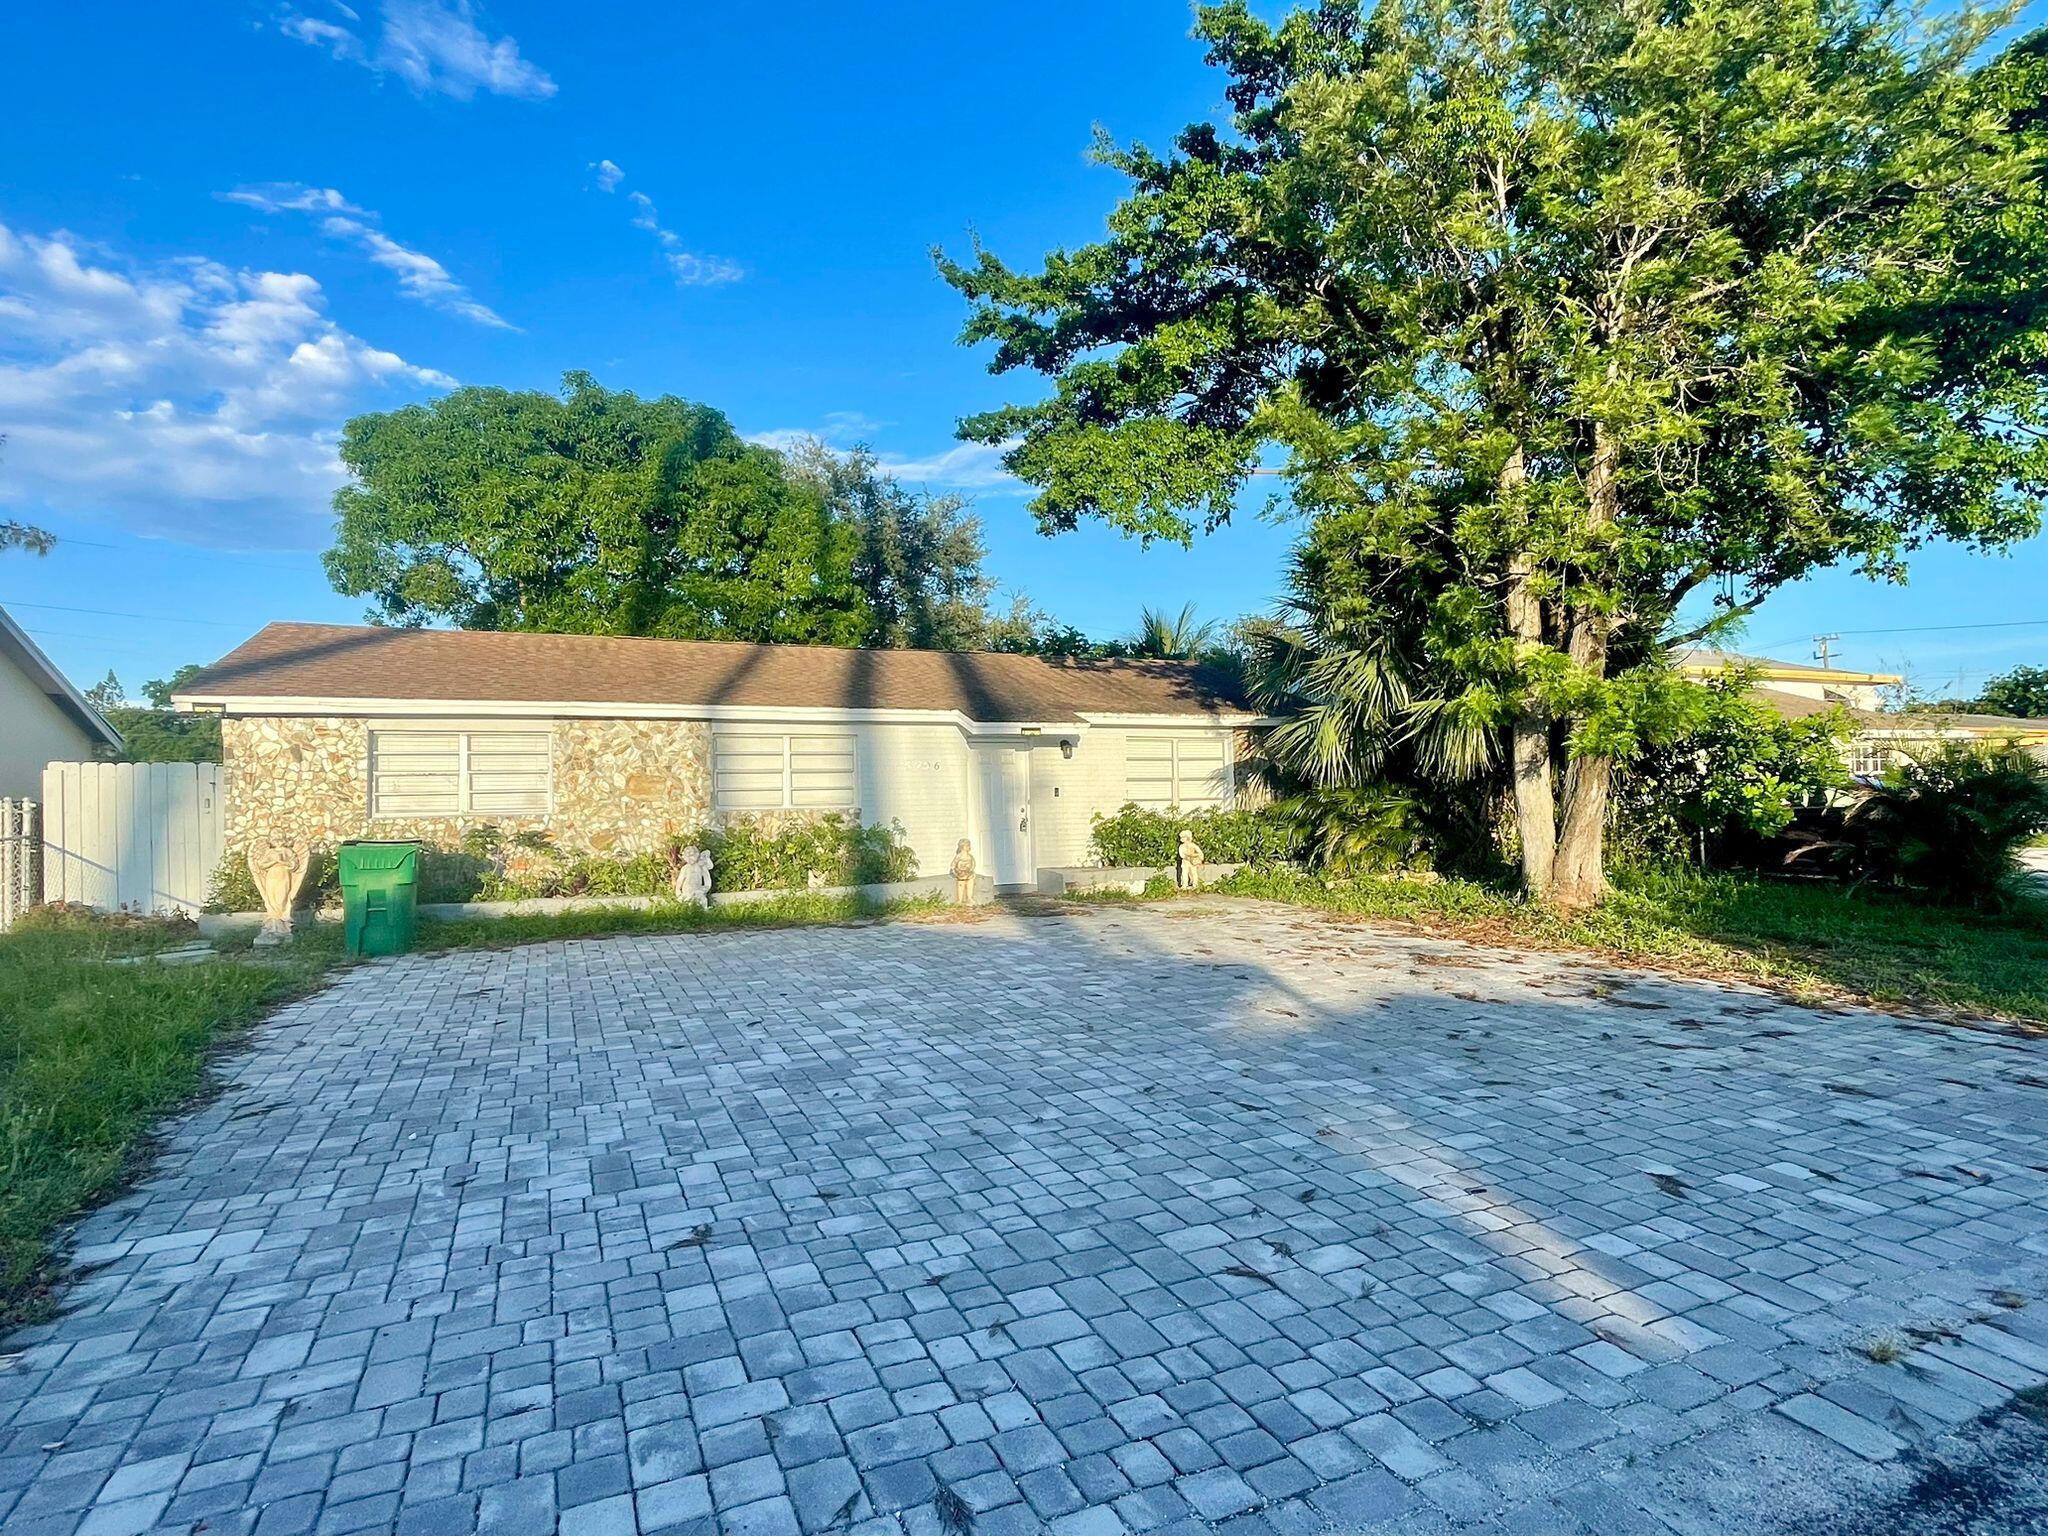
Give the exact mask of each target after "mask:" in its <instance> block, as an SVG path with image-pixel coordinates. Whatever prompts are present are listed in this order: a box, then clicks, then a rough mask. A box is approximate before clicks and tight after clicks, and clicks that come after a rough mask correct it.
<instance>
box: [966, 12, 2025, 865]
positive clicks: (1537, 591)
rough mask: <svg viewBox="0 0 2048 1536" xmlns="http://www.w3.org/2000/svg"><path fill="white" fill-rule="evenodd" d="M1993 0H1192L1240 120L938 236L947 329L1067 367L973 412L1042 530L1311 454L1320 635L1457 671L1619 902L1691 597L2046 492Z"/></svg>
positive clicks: (1896, 569)
mask: <svg viewBox="0 0 2048 1536" xmlns="http://www.w3.org/2000/svg"><path fill="white" fill-rule="evenodd" d="M2007 14H2009V13H1990V12H1985V11H1982V10H1978V9H1974V8H1970V7H1967V6H1966V7H1965V8H1963V9H1960V10H1954V11H1950V12H1948V13H1947V14H1945V15H1943V16H1930V15H1928V14H1925V13H1923V12H1916V11H1915V10H1914V9H1912V8H1911V7H1910V6H1898V5H1891V4H1886V3H1883V0H1676V3H1667V4H1662V5H1648V4H1645V3H1642V0H1571V3H1570V4H1566V3H1564V0H1382V3H1380V4H1378V5H1377V6H1370V7H1361V6H1360V5H1358V4H1355V3H1353V4H1338V3H1330V4H1324V5H1321V6H1318V7H1316V8H1315V9H1312V10H1303V11H1297V12H1295V13H1293V14H1291V15H1289V16H1287V17H1286V18H1285V19H1284V20H1282V21H1281V22H1279V23H1278V24H1271V25H1269V24H1268V23H1266V22H1264V21H1261V20H1259V19H1257V18H1255V17H1254V16H1253V15H1252V14H1251V12H1250V11H1249V10H1248V9H1247V7H1246V6H1244V5H1243V4H1240V3H1233V4H1226V5H1220V6H1213V7H1209V8H1206V9H1203V10H1201V11H1200V12H1199V13H1198V22H1197V31H1198V33H1199V35H1200V36H1202V37H1203V38H1205V39H1206V40H1207V42H1208V44H1209V50H1210V58H1211V60H1212V62H1214V63H1215V64H1217V65H1219V66H1221V67H1222V68H1223V69H1224V70H1225V71H1227V73H1228V77H1229V78H1228V83H1227V86H1226V92H1227V96H1228V99H1229V102H1230V105H1231V108H1232V116H1231V119H1230V122H1229V124H1228V126H1227V127H1221V126H1217V125H1213V124H1210V123H1199V124H1196V125H1194V126H1192V127H1190V128H1188V129H1186V130H1184V131H1183V132H1182V134H1181V135H1180V136H1179V138H1178V140H1177V142H1176V144H1175V146H1174V148H1173V149H1172V151H1171V152H1168V153H1164V154H1162V153H1156V152H1154V151H1152V150H1150V149H1147V148H1144V147H1141V146H1138V147H1130V148H1119V147H1116V146H1114V145H1112V144H1109V143H1107V142H1105V143H1104V144H1102V145H1101V146H1100V148H1099V153H1100V155H1101V157H1102V158H1103V159H1104V160H1105V161H1107V162H1108V163H1109V164H1110V165H1112V166H1114V167H1116V168H1117V169H1119V170H1121V171H1122V172H1123V173H1124V174H1125V175H1126V176H1127V177H1128V179H1129V182H1130V187H1129V190H1128V192H1127V194H1126V196H1125V197H1124V198H1123V200H1122V201H1121V202H1120V203H1119V204H1118V205H1117V207H1116V208H1115V209H1114V211H1113V212H1112V213H1111V215H1110V221H1109V233H1108V235H1107V237H1106V238H1105V239H1103V240H1101V241H1099V242H1097V243H1094V244H1091V245H1087V246H1083V247H1081V248H1078V249H1073V250H1060V251H1055V252H1053V253H1052V254H1051V255H1049V256H1048V257H1047V258H1046V259H1045V261H1044V263H1043V265H1042V267H1041V268H1040V269H1039V270H1036V271H1021V270H1017V269H1015V268H1013V267H1011V266H1009V265H1007V264H1006V263H1005V262H1004V261H1002V260H1001V259H1000V258H999V257H997V256H996V255H995V254H993V253H991V252H989V251H986V250H977V252H976V253H975V255H974V257H973V258H972V259H970V260H967V261H951V260H946V259H944V258H942V259H941V267H942V270H943V271H944V273H945V275H946V276H947V277H948V278H949V279H950V281H952V282H953V284H954V285H955V286H956V287H957V288H959V289H960V290H961V291H962V292H963V293H964V294H965V295H967V296H968V297H969V299H970V300H971V301H973V304H974V312H973V315H972V317H971V319H970V321H969V323H968V325H967V328H966V332H965V339H966V340H967V341H969V342H992V343H994V344H995V355H994V359H993V363H992V366H993V367H994V368H995V369H996V370H998V371H1001V370H1008V369H1034V370H1037V371H1039V372H1041V373H1043V374H1046V375H1048V376H1050V377H1051V378H1052V379H1053V381H1054V389H1053V392H1052V394H1051V396H1050V397H1049V398H1045V399H1042V400H1039V401H1036V402H1034V403H1025V404H1019V405H1015V406H1011V407H1008V408H1005V409H1001V410H997V411H992V412H989V413H986V414H983V415H980V416H976V417H973V418H970V419H969V420H968V421H967V422H965V423H964V424H963V431H964V433H965V434H966V435H968V436H970V437H972V438H976V439H979V440H982V441H986V442H1003V443H1009V444H1010V445H1011V446H1010V448H1009V451H1008V454H1007V462H1008V464H1009V467H1010V468H1011V469H1012V470H1014V471H1015V472H1016V473H1018V474H1019V475H1021V476H1022V477H1024V478H1025V479H1026V480H1028V481H1030V482H1031V483H1033V484H1034V485H1035V486H1037V487H1038V495H1037V498H1036V500H1035V502H1034V503H1033V505H1034V508H1035V510H1036V513H1037V515H1038V518H1039V520H1040V522H1041V524H1042V525H1043V526H1044V527H1045V528H1047V529H1048V530H1059V529H1064V528H1071V527H1073V526H1075V525H1076V524H1077V523H1078V522H1079V521H1080V520H1081V519H1083V518H1101V519H1103V520H1105V521H1107V522H1108V523H1110V524H1112V525H1113V526H1115V527H1118V528H1120V529H1122V530H1124V531H1125V532H1127V533H1129V534H1133V535H1136V536H1138V537H1141V538H1146V539H1151V538H1164V539H1171V540H1178V541H1182V542H1186V541H1188V540H1189V539H1190V538H1191V537H1192V536H1193V535H1194V534H1195V533H1196V532H1197V531H1198V530H1202V529H1206V528H1212V527H1214V526H1215V525H1216V524H1218V523H1220V522H1222V521H1225V520H1227V519H1228V518H1229V517H1230V516H1231V515H1232V512H1233V510H1234V509H1235V508H1236V506H1237V505H1238V503H1239V501H1240V499H1241V494H1242V493H1244V492H1245V491H1246V490H1247V488H1248V486H1249V485H1250V484H1251V483H1252V477H1253V476H1254V475H1258V474H1262V473H1263V474H1275V475H1278V476H1282V477H1284V480H1283V482H1282V483H1283V484H1284V487H1285V490H1286V492H1287V494H1288V495H1289V496H1290V497H1291V500H1292V502H1293V505H1294V506H1295V508H1296V509H1297V510H1298V511H1299V512H1301V513H1302V514H1304V515H1306V516H1307V517H1309V518H1310V519H1312V522H1311V534H1310V546H1311V547H1310V559H1309V562H1308V565H1307V567H1306V569H1307V570H1308V571H1309V572H1310V573H1312V575H1313V576H1314V577H1315V579H1317V580H1319V581H1321V582H1322V583H1324V584H1325V585H1324V588H1323V589H1322V590H1320V591H1318V592H1317V593H1315V594H1313V596H1314V599H1315V603H1316V605H1317V606H1319V607H1321V608H1322V609H1324V610H1325V611H1327V612H1329V613H1331V614H1333V615H1335V616H1336V618H1337V619H1338V620H1340V621H1341V622H1340V623H1339V625H1338V627H1337V628H1338V633H1337V636H1336V638H1337V640H1338V641H1339V642H1341V643H1342V644H1349V645H1355V646H1357V647H1362V648H1363V650H1364V651H1365V652H1366V653H1368V654H1367V657H1366V659H1367V661H1368V662H1369V663H1371V664H1372V665H1377V666H1380V667H1382V669H1383V670H1384V668H1386V667H1388V666H1394V667H1397V668H1405V667H1409V666H1411V665H1413V664H1414V661H1415V659H1416V658H1426V659H1428V661H1429V662H1430V664H1431V665H1432V666H1434V667H1436V668H1437V669H1438V671H1439V675H1438V676H1437V677H1436V678H1434V679H1433V680H1432V681H1431V682H1430V684H1429V686H1427V687H1424V688H1421V689H1420V690H1419V693H1420V695H1421V696H1423V697H1425V698H1426V701H1427V703H1428V705H1429V707H1428V709H1427V710H1426V711H1425V712H1424V715H1423V718H1425V719H1427V720H1428V721H1430V722H1432V723H1433V724H1435V725H1436V726H1439V727H1447V726H1448V725H1449V724H1450V723H1453V722H1462V723H1463V724H1465V725H1468V726H1476V727H1478V728H1480V729H1481V730H1482V731H1483V732H1485V733H1489V734H1490V736H1491V738H1492V739H1493V740H1494V741H1495V742H1496V743H1497V744H1498V750H1499V751H1500V753H1501V754H1502V757H1503V759H1504V762H1505V766H1506V768H1507V770H1508V777H1509V778H1510V780H1511V781H1512V783H1513V786H1514V793H1515V803H1516V820H1517V823H1518V827H1519V831H1520V848H1521V857H1522V861H1523V874H1524V879H1525V882H1526V884H1527V886H1528V888H1529V889H1530V890H1531V892H1532V893H1534V894H1536V895H1538V896H1540V897H1544V898H1549V899H1555V900H1557V901H1560V902H1564V903H1580V902H1585V901H1589V900H1592V899H1595V898H1596V897H1597V896H1598V895H1599V894H1600V892H1601V890H1602V889H1603V879H1604V877H1603V873H1602V863H1601V852H1602V827H1603V823H1604V821H1605V818H1606V809H1607V801H1608V789H1609V783H1610V778H1611V774H1612V770H1613V765H1614V763H1615V761H1616V759H1617V757H1625V756H1626V755H1627V754H1629V753H1631V752H1633V751H1635V750H1638V749H1639V748H1640V747H1641V745H1642V743H1643V740H1644V731H1645V726H1644V724H1643V722H1644V720H1645V719H1652V718H1656V717H1658V716H1659V715H1660V714H1668V711H1664V710H1660V709H1658V708H1654V707H1649V708H1646V707H1644V704H1645V701H1646V700H1649V701H1651V702H1652V703H1654V699H1655V695H1656V694H1657V692H1658V689H1659V687H1660V684H1659V681H1658V678H1657V676H1656V673H1657V670H1658V656H1659V652H1660V646H1661V645H1662V644H1663V643H1666V642H1668V641H1670V640H1671V639H1672V638H1674V633H1675V631H1676V630H1678V629H1680V628H1682V627H1683V626H1681V625H1680V624H1679V621H1678V617H1677V616H1678V614H1679V611H1680V606H1681V604H1684V603H1685V602H1686V599H1687V598H1688V597H1689V596H1691V595H1692V594H1694V593H1695V592H1701V593H1703V594H1712V595H1714V597H1715V598H1716V599H1717V601H1718V602H1719V603H1720V604H1721V605H1722V606H1723V607H1724V608H1725V609H1727V610H1733V611H1738V612H1739V611H1741V610H1744V609H1746V608H1748V607H1750V606H1753V605H1754V604H1755V603H1756V602H1757V601H1759V600H1760V599H1761V598H1762V597H1763V596H1764V595H1766V594H1767V593H1769V592H1770V591H1771V590H1773V589H1774V588H1776V587H1778V586H1780V585H1782V584H1783V583H1785V582H1787V581H1790V580H1793V579H1795V578H1797V577H1799V576H1801V575H1803V574H1805V573H1807V572H1809V571H1812V570H1814V569H1816V568H1818V567H1821V566H1825V565H1829V564H1833V563H1836V562H1841V561H1853V562H1860V563H1861V564H1862V565H1863V566H1864V567H1865V568H1866V569H1867V570H1869V571H1870V572H1871V573H1873V574H1875V575H1879V576H1889V577H1896V576H1898V575H1899V574H1900V573H1901V572H1902V570H1903V561H1904V559H1905V557H1906V556H1907V555H1908V554H1909V553H1910V552H1911V551H1912V550H1913V549H1914V548H1915V547H1916V546H1917V545H1919V544H1920V543H1921V542H1923V541H1924V540H1926V539H1928V538H1931V537H1946V538H1951V539H1958V540H1963V541H1968V542H1972V543H1976V544H1980V545H1987V546H1988V545H1995V544H1998V543H2001V542H2004V541H2007V540H2011V539H2013V538H2016V537H2019V536H2022V535H2024V534H2027V533H2029V532H2031V531H2032V530H2033V529H2035V528H2036V527H2037V526H2038V525H2039V519H2040V508H2041V495H2042V491H2043V480H2044V474H2048V457H2044V450H2043V446H2042V439H2043V433H2044V431H2048V403H2044V397H2043V389H2042V369H2041V363H2042V356H2043V352H2042V347H2043V336H2044V325H2043V318H2044V305H2048V282H2044V280H2043V279H2044V276H2048V272H2044V263H2043V260H2042V232H2043V229H2044V227H2048V226H2044V220H2043V217H2042V215H2043V202H2042V198H2041V195H2040V191H2039V171H2040V161H2041V149H2040V145H2039V142H2038V140H2037V139H2036V137H2035V135H2034V132H2033V131H2032V125H2031V122H2030V121H2029V120H2027V119H2026V118H2025V116H2024V114H2025V113H2026V112H2028V111H2031V110H2033V109H2034V108H2036V107H2037V106H2038V103H2039V100H2040V91H2039V89H2038V83H2039V81H2038V68H2039V66H2038V56H2037V55H2036V54H2035V53H2034V52H2032V51H2030V49H2029V48H2028V47H2022V48H2021V49H2019V50H2015V51H2014V52H2012V53H2010V54H2008V55H2007V56H2005V57H2002V58H2000V59H1998V60H1997V62H1996V63H1995V64H1994V65H1992V66H1991V67H1989V68H1984V67H1981V66H1980V63H1979V61H1980V60H1982V59H1983V58H1984V57H1985V55H1986V52H1987V50H1988V49H1989V48H1990V47H1991V46H1992V45H1993V44H1994V43H1995V40H1996V38H1997V36H1998V33H1999V29H2000V27H2001V25H2002V23H2003V21H2004V19H2005V17H2006V15H2007ZM1689 611H1690V610H1689ZM1389 631H1390V632H1391V633H1392V635H1393V636H1394V639H1393V640H1388V639H1386V638H1385V633H1386V632H1389ZM1325 638H1326V639H1327V638H1328V637H1325ZM1394 644H1397V645H1399V646H1400V647H1401V652H1400V654H1399V655H1398V656H1396V655H1393V654H1392V653H1391V652H1389V650H1388V647H1389V645H1394ZM1375 651H1376V652H1377V653H1378V655H1377V658H1375V657H1374V656H1373V655H1372V654H1370V653H1373V652H1375ZM1446 670H1447V671H1448V676H1445V675H1443V673H1444V672H1445V671H1446ZM1404 686H1405V685H1404ZM1409 691H1410V692H1414V691H1415V690H1409ZM1384 724H1385V721H1384V718H1383V717H1382V718H1376V719H1375V720H1374V721H1373V722H1371V728H1372V729H1375V730H1377V729H1381V728H1382V727H1383V726H1384Z"/></svg>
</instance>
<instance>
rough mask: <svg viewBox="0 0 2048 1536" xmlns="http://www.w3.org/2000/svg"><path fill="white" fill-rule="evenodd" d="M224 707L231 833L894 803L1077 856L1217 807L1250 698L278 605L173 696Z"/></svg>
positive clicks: (920, 656) (980, 665) (644, 821)
mask: <svg viewBox="0 0 2048 1536" xmlns="http://www.w3.org/2000/svg"><path fill="white" fill-rule="evenodd" d="M174 703H175V705H176V707H177V708H179V709H182V710H196V711H210V712H213V713H217V714H219V715H220V716H221V717H222V720H221V741H222V755H223V760H224V762H225V765H226V776H227V778H226V788H225V800H226V817H227V823H226V827H225V845H226V846H227V847H228V848H229V849H230V850H236V849H244V848H247V847H249V846H251V845H253V844H254V843H256V842H258V841H260V840H270V839H273V838H280V837H281V838H285V839H288V840H291V841H296V842H301V843H304V844H307V845H311V846H331V845H332V844H334V843H338V842H340V841H341V840H342V839H344V838H349V837H365V836H369V837H376V836H391V837H408V838H410V837H417V838H422V839H426V840H430V841H435V842H453V841H454V840H455V839H457V838H458V837H459V836H460V835H461V833H462V832H463V831H464V830H465V829H466V828H469V827H472V826H477V825H480V824H485V823H488V824H492V825H495V826H496V827H498V828H499V829H501V830H502V831H504V832H506V833H513V832H518V831H525V830H538V831H543V832H545V833H547V834H548V835H549V837H550V838H551V840H552V841H553V842H554V843H555V844H556V846H558V847H561V848H564V849H570V850H577V851H587V852H593V853H609V854H621V855H623V854H630V853H636V852H652V851H657V850H659V849H661V848H662V847H664V846H665V845H666V844H667V842H668V840H669V839H670V838H672V837H676V836H688V835H689V834H691V833H693V832H696V831H698V830H700V829H703V828H706V827H711V826H717V825H721V824H726V823H729V822H730V821H732V820H733V819H735V818H742V817H766V818H770V819H773V818H778V817H783V818H786V817H791V816H802V815H813V814H817V813H822V812H831V811H837V812H841V813H845V814H849V815H854V814H857V815H858V816H859V817H860V818H861V819H862V820H863V821H865V822H868V823H870V824H884V825H886V824H888V823H891V822H896V823H900V824H901V826H902V828H903V831H904V835H905V838H906V840H907V841H908V842H909V844H910V846H911V848H912V850H913V851H914V852H915V853H916V855H917V861H918V868H919V870H920V871H921V872H922V873H925V874H934V875H935V874H942V873H944V871H945V869H946V867H947V864H948V862H949V861H950V860H951V858H952V856H953V849H954V845H955V844H956V843H957V842H958V841H959V840H960V839H961V838H963V837H966V838H971V839H972V840H973V844H974V850H975V855H976V858H977V860H978V861H979V863H980V866H981V871H982V873H983V874H986V875H992V876H993V877H994V878H995V880H996V881H997V883H998V884H999V885H1001V886H1012V887H1023V886H1031V885H1035V884H1036V880H1037V871H1038V869H1039V868H1041V867H1059V866H1063V865H1075V864H1082V863H1086V862H1088V849H1089V840H1090V835H1091V820H1092V818H1093V817H1094V816H1095V815H1097V814H1098V813H1108V812H1112V811H1114V810H1116V809H1117V808H1118V807H1120V806H1121V805H1123V804H1124V803H1125V802H1126V801H1136V802H1138V803H1139V804H1141V805H1148V806H1158V807H1165V806H1169V805H1178V806H1181V807H1183V808H1187V809H1196V808H1200V807H1208V806H1221V805H1228V804H1230V803H1232V800H1233V798H1234V795H1235V793H1236V778H1237V762H1238V757H1239V747H1240V740H1239V737H1240V732H1242V731H1243V730H1245V729H1246V728H1248V727H1250V726H1251V725H1253V724H1254V723H1255V716H1254V714H1253V712H1252V711H1251V710H1249V709H1248V708H1247V707H1245V705H1244V703H1243V702H1242V700H1241V699H1240V698H1239V697H1238V696H1237V695H1236V694H1235V693H1234V692H1233V691H1232V688H1231V686H1230V683H1229V680H1228V679H1227V678H1225V677H1223V676H1221V675H1219V674H1217V673H1216V672H1215V671H1214V670H1213V669H1210V668H1206V667H1203V666H1201V665H1198V664H1196V663H1192V662H1178V661H1102V660H1090V659H1063V658H1050V657H1039V656H1014V655H1007V654H996V653H990V652H946V651H902V650H898V651H889V650H855V649H844V648H838V647H831V646H804V645H756V644H743V643H737V642H728V641H696V640H653V639H638V638H624V637H616V636H604V635H550V634H524V633H496V632H474V631H448V630H420V629H389V628H376V627H353V626H343V625H326V624H272V625H269V626H267V627H266V628H264V629H263V630H261V631H260V632H259V633H258V634H256V635H255V636H254V637H253V638H251V639H250V640H248V641H247V642H245V643H244V644H242V645H241V646H238V647H237V648H236V649H235V650H233V651H231V652H230V653H229V654H228V655H226V656H224V657H222V658H221V660H219V661H218V662H216V663H215V664H214V665H212V666H211V667H209V668H207V669H206V670H205V671H204V672H202V673H200V674H199V675H197V676H195V677H193V678H192V679H190V680H189V681H188V682H187V683H186V684H185V685H184V687H183V688H181V689H180V690H179V692H178V693H177V694H176V696H175V699H174Z"/></svg>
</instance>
